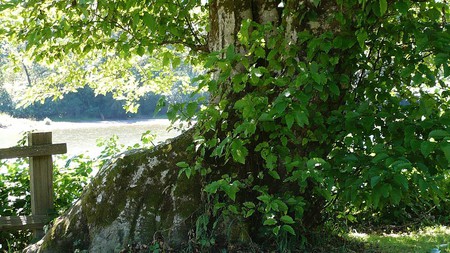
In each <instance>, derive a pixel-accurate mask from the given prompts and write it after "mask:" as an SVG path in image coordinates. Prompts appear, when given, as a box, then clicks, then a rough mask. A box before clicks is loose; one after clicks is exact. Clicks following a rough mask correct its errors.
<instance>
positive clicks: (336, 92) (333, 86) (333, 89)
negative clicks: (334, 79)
mask: <svg viewBox="0 0 450 253" xmlns="http://www.w3.org/2000/svg"><path fill="white" fill-rule="evenodd" d="M329 89H330V91H331V93H333V94H334V95H336V96H339V95H340V94H341V91H340V90H339V87H338V86H337V85H336V84H334V83H332V84H330V86H329Z"/></svg>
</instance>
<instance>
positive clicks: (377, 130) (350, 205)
mask: <svg viewBox="0 0 450 253" xmlns="http://www.w3.org/2000/svg"><path fill="white" fill-rule="evenodd" d="M338 4H339V7H340V10H341V11H340V12H337V13H335V14H333V15H332V16H331V17H329V18H330V19H331V20H329V21H328V22H329V24H330V23H331V24H332V25H335V26H336V28H335V29H336V30H334V31H333V29H330V30H328V31H320V30H319V31H318V32H317V31H316V32H315V33H314V31H307V30H305V31H303V32H300V33H298V34H297V35H298V43H297V44H295V45H290V44H289V43H291V40H290V39H286V36H285V34H284V33H283V29H284V27H282V26H281V27H274V26H271V25H269V24H266V25H261V24H257V23H255V22H250V21H248V22H245V23H244V24H242V26H241V30H240V32H239V34H238V37H239V44H240V45H241V46H243V47H244V48H245V50H244V51H245V52H246V54H239V53H236V50H235V48H234V47H233V46H230V47H228V48H227V49H225V50H224V52H223V53H224V55H225V57H223V58H220V57H218V56H217V55H216V54H212V55H211V56H210V57H209V58H208V60H207V63H206V64H207V66H208V67H212V68H215V69H218V70H219V71H220V75H219V77H218V79H210V78H209V77H208V76H204V77H202V78H201V79H202V84H201V85H202V86H206V87H208V90H209V91H210V92H211V93H213V94H214V93H217V94H220V93H221V92H223V90H221V88H220V85H218V84H220V83H226V84H227V85H229V86H230V88H229V89H228V90H227V91H226V92H227V96H226V98H223V99H221V100H220V102H219V103H218V104H214V105H211V106H209V107H208V108H206V109H205V110H203V111H201V112H199V113H197V112H195V111H194V110H189V109H190V105H189V104H188V106H187V112H186V113H187V114H188V116H190V117H194V116H195V117H197V119H198V121H199V127H198V132H197V136H196V137H195V138H196V139H197V143H196V144H195V149H196V150H197V151H198V152H199V159H198V160H197V162H196V163H195V164H193V165H192V166H187V164H180V167H182V171H183V172H184V173H185V174H186V176H190V175H191V174H193V173H201V174H202V175H203V176H205V177H206V178H207V182H208V184H207V185H206V186H205V191H206V192H207V193H208V194H209V195H210V196H211V198H212V200H211V202H212V204H213V205H214V207H213V210H212V211H213V212H214V213H218V212H219V211H220V212H223V213H225V214H232V215H239V216H240V217H245V218H249V217H250V219H251V217H252V216H254V214H255V213H258V212H259V213H260V214H261V215H262V220H261V222H262V223H263V224H264V225H265V226H266V227H267V228H270V230H271V231H273V233H274V234H275V235H281V238H283V237H284V235H285V234H286V233H288V234H291V235H294V236H301V235H302V234H304V230H303V229H304V228H305V227H311V226H312V227H314V226H316V225H317V224H321V223H323V222H324V219H325V218H334V217H340V218H344V219H349V220H351V221H355V219H356V218H355V217H358V218H359V219H360V220H367V221H370V222H374V221H377V222H380V221H381V219H380V217H382V219H384V222H405V221H407V220H409V221H411V218H416V219H419V218H423V216H422V215H423V213H426V212H427V211H429V210H430V209H431V210H432V209H434V208H435V207H436V206H438V208H437V209H439V210H440V211H441V212H440V215H444V217H441V220H440V221H443V222H448V219H449V216H448V215H449V214H448V211H447V210H446V209H447V208H446V207H448V201H449V199H448V193H449V187H448V185H449V176H450V174H449V167H450V128H449V126H450V110H449V105H450V92H449V89H448V88H449V79H448V76H449V75H450V67H449V56H450V48H449V47H448V45H450V33H449V30H448V29H449V28H450V27H449V25H448V24H447V23H446V18H448V17H449V14H450V12H449V6H448V5H446V4H444V3H440V2H427V3H413V2H409V1H398V2H395V3H391V4H390V5H391V6H392V7H391V8H389V9H387V6H386V5H387V3H386V2H385V1H382V0H380V1H371V2H367V3H365V4H362V5H361V4H359V3H357V2H355V1H338ZM317 11H318V10H317ZM315 15H320V14H319V12H316V9H315V8H313V7H312V8H310V9H307V14H306V16H305V17H304V18H305V19H306V20H308V19H310V20H314V19H315ZM268 34H270V35H271V36H270V37H269V39H267V36H268ZM239 64H242V66H243V67H244V70H243V71H242V72H240V73H238V74H232V73H233V69H235V68H237V67H236V66H239ZM230 80H231V81H230ZM192 107H193V108H195V106H192ZM239 164H241V165H239ZM440 205H444V207H442V206H441V208H439V206H440ZM220 212H219V213H220ZM438 213H439V212H438ZM321 214H323V215H321ZM257 217H259V216H257ZM266 236H269V234H267V235H266ZM291 246H292V245H291Z"/></svg>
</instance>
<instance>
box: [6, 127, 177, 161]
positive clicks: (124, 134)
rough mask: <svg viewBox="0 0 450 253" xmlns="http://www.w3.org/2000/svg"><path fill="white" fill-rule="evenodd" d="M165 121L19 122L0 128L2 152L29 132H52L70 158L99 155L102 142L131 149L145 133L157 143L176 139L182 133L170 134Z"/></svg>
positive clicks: (173, 132) (54, 140) (174, 132)
mask: <svg viewBox="0 0 450 253" xmlns="http://www.w3.org/2000/svg"><path fill="white" fill-rule="evenodd" d="M169 126H170V123H169V121H168V120H166V119H149V120H125V121H99V122H51V123H50V125H46V124H45V123H44V122H36V121H16V122H14V123H12V124H10V125H9V126H8V127H6V128H0V148H8V147H12V146H15V145H16V144H17V142H18V141H19V140H20V139H21V138H22V136H23V133H24V132H26V131H30V130H33V131H43V132H52V133H53V134H52V135H53V143H67V153H68V155H76V154H80V153H89V154H97V153H98V152H99V151H100V149H99V147H97V145H96V140H97V139H99V138H104V139H109V138H110V137H112V136H113V135H117V136H118V137H119V143H121V144H124V145H126V146H131V145H133V144H135V143H138V142H139V141H140V139H141V135H142V133H144V132H146V131H147V130H150V131H151V132H152V133H154V134H156V139H155V140H154V143H155V144H157V143H158V142H161V141H164V140H166V139H168V138H172V137H175V136H176V135H178V134H179V132H177V131H175V130H172V131H168V130H167V129H168V127H169Z"/></svg>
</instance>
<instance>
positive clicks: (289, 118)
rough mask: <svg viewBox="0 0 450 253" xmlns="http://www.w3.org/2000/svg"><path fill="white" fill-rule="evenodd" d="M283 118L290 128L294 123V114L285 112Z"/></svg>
mask: <svg viewBox="0 0 450 253" xmlns="http://www.w3.org/2000/svg"><path fill="white" fill-rule="evenodd" d="M284 119H285V120H286V125H287V127H288V128H289V129H291V128H292V125H293V124H294V120H295V119H294V116H293V115H292V114H290V113H288V114H286V116H284Z"/></svg>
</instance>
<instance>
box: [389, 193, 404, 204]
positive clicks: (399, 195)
mask: <svg viewBox="0 0 450 253" xmlns="http://www.w3.org/2000/svg"><path fill="white" fill-rule="evenodd" d="M401 198H402V192H401V191H391V201H392V203H393V204H394V205H398V204H399V203H400V200H401Z"/></svg>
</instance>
